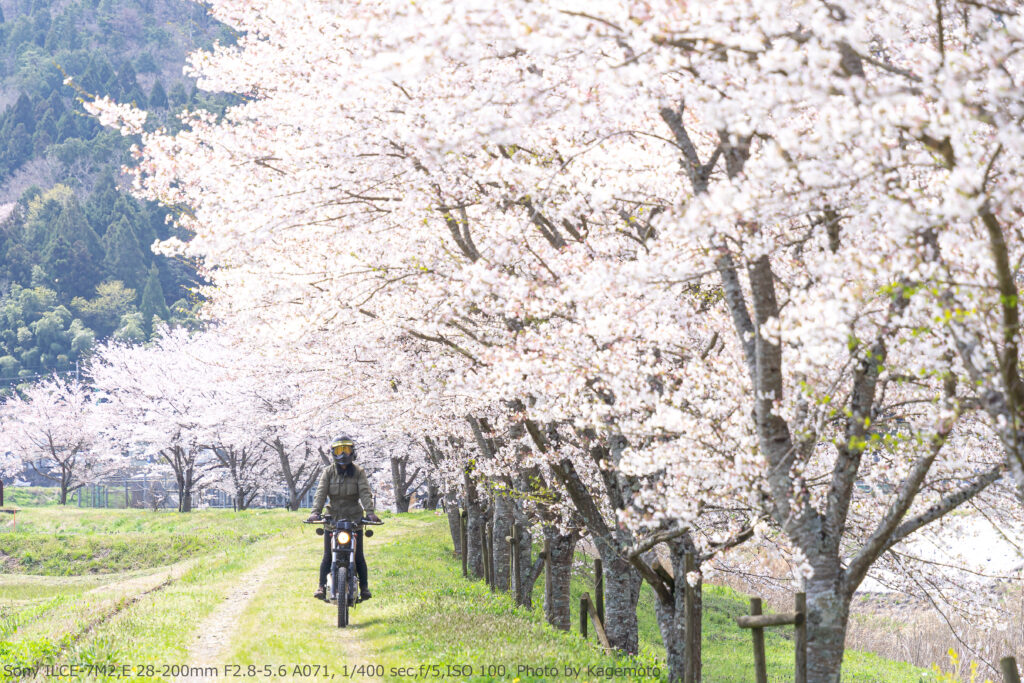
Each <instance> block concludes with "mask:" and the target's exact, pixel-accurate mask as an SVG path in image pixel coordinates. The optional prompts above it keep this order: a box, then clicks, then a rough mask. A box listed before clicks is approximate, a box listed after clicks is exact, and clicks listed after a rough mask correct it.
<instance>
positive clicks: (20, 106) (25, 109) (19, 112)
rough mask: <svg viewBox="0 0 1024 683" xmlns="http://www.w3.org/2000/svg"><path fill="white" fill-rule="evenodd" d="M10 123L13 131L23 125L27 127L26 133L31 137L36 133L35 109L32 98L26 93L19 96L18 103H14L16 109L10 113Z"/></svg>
mask: <svg viewBox="0 0 1024 683" xmlns="http://www.w3.org/2000/svg"><path fill="white" fill-rule="evenodd" d="M10 121H11V128H12V129H13V128H17V127H18V126H19V125H21V126H25V131H26V132H27V133H28V134H29V135H31V134H32V133H34V132H35V131H36V116H35V107H34V105H33V104H32V98H31V97H29V96H28V95H26V94H25V93H21V95H19V96H18V101H17V102H15V103H14V108H13V109H12V110H11V111H10Z"/></svg>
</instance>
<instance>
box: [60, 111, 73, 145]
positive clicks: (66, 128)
mask: <svg viewBox="0 0 1024 683" xmlns="http://www.w3.org/2000/svg"><path fill="white" fill-rule="evenodd" d="M77 123H78V117H77V116H75V115H74V114H72V113H71V112H69V111H66V112H64V113H63V114H61V115H60V119H58V120H57V142H64V141H65V140H70V139H71V138H77V137H78V126H77Z"/></svg>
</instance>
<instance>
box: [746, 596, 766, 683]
mask: <svg viewBox="0 0 1024 683" xmlns="http://www.w3.org/2000/svg"><path fill="white" fill-rule="evenodd" d="M759 614H761V598H750V615H751V616H757V615H759ZM750 632H751V634H753V636H754V676H755V678H756V681H757V683H768V664H767V662H765V658H764V629H763V628H761V627H759V626H755V627H753V628H752V629H750Z"/></svg>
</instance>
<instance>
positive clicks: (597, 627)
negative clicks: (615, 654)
mask: <svg viewBox="0 0 1024 683" xmlns="http://www.w3.org/2000/svg"><path fill="white" fill-rule="evenodd" d="M584 602H585V603H586V604H587V613H588V614H590V621H591V622H592V623H593V624H594V633H595V634H596V635H597V640H598V641H599V642H600V643H601V645H602V647H604V649H605V650H611V649H612V646H611V644H610V643H609V642H608V636H607V634H605V632H604V624H603V623H601V620H600V619H598V618H597V610H596V609H594V602H593V601H592V600H591V599H590V594H589V593H584V594H583V596H582V597H581V598H580V604H581V605H582V604H583V603H584Z"/></svg>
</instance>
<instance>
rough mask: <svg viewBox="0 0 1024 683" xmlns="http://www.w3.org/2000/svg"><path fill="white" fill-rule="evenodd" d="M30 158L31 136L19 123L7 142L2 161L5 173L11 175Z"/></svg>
mask: <svg viewBox="0 0 1024 683" xmlns="http://www.w3.org/2000/svg"><path fill="white" fill-rule="evenodd" d="M31 157H32V134H31V133H30V132H29V131H28V129H27V128H26V127H25V125H24V124H22V123H19V124H18V125H17V126H15V127H14V131H13V132H12V133H11V136H10V137H9V138H8V140H7V148H6V149H5V150H4V155H3V160H4V165H5V166H7V172H8V173H12V172H14V171H15V170H17V169H18V168H20V167H21V165H22V164H24V163H25V162H26V161H28V160H29V159H30V158H31Z"/></svg>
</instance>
